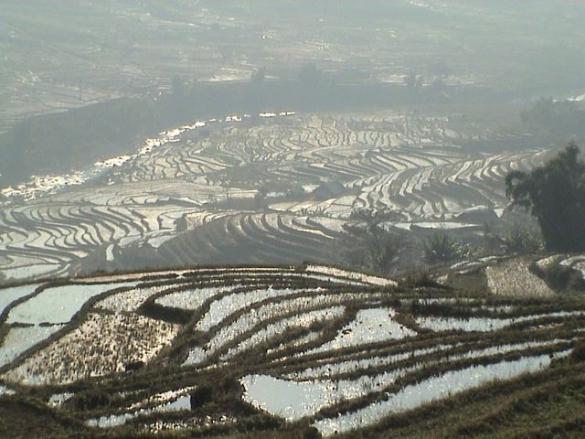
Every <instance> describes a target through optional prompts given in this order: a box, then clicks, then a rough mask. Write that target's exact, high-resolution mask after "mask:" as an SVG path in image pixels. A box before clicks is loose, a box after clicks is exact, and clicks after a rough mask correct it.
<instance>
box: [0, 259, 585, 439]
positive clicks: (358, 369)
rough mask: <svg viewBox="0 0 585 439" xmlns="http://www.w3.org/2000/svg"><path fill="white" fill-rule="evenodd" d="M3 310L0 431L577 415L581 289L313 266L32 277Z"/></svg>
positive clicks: (432, 422)
mask: <svg viewBox="0 0 585 439" xmlns="http://www.w3.org/2000/svg"><path fill="white" fill-rule="evenodd" d="M0 307H1V308H0V311H1V319H2V323H1V325H2V326H1V327H0V334H1V344H0V380H1V383H2V384H1V386H0V394H1V396H0V418H1V419H2V423H0V435H4V434H7V432H10V433H11V434H13V436H11V437H17V436H15V435H18V434H21V435H22V437H26V435H27V434H28V437H36V436H35V435H37V434H40V432H41V431H42V434H43V436H45V437H56V436H58V435H59V434H61V435H63V434H65V435H66V434H75V435H76V437H100V436H104V437H105V436H107V437H128V436H134V435H137V434H141V435H143V436H142V437H154V436H157V437H158V436H162V437H165V435H168V434H170V432H172V433H173V434H174V436H172V437H183V436H184V437H252V436H255V437H285V438H286V437H291V438H292V437H319V436H322V437H331V436H335V437H337V436H338V435H341V436H344V437H373V436H378V435H379V434H382V433H384V434H392V436H393V437H395V436H396V437H413V436H417V437H425V436H427V435H429V434H431V432H432V435H433V437H457V436H463V435H465V436H466V437H487V436H489V437H494V436H496V435H501V436H502V437H512V436H514V435H518V436H519V437H526V436H522V435H523V434H524V435H526V434H528V433H534V434H536V433H539V434H543V435H545V434H546V433H547V432H549V431H557V432H564V433H566V434H567V435H570V434H571V432H574V433H575V434H577V433H578V432H579V431H580V428H581V427H582V425H583V422H584V419H583V413H584V412H583V408H584V407H583V398H582V396H583V389H584V388H585V387H584V383H585V380H584V377H585V375H584V373H585V365H584V363H583V362H582V360H583V347H582V346H583V344H582V338H583V331H582V327H583V323H584V322H585V303H584V302H583V301H582V300H581V299H570V298H566V299H561V298H552V299H551V298H548V299H545V298H532V299H515V298H512V297H506V296H494V295H490V294H483V293H475V294H463V293H461V292H458V291H457V290H451V289H444V288H417V289H409V288H404V287H401V286H398V285H397V284H396V282H394V281H392V280H388V279H384V278H380V277H374V276H369V275H365V274H361V273H356V272H349V271H346V270H343V269H339V268H333V267H328V266H316V265H308V266H297V267H295V266H280V267H243V266H241V267H232V268H198V269H189V270H182V271H167V272H151V273H136V274H126V275H112V276H101V277H91V278H72V279H69V280H66V281H58V282H47V283H37V284H26V285H21V286H15V287H11V288H6V289H3V290H0ZM536 420H537V422H536ZM527 425H529V426H530V427H526V426H527ZM519 426H523V427H522V428H519ZM529 429H532V430H529ZM427 437H428V436H427Z"/></svg>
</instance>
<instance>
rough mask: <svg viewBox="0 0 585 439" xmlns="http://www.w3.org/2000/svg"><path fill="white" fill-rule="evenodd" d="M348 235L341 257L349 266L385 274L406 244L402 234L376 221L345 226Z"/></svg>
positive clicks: (395, 261)
mask: <svg viewBox="0 0 585 439" xmlns="http://www.w3.org/2000/svg"><path fill="white" fill-rule="evenodd" d="M347 231H348V232H349V237H348V239H347V240H346V242H345V246H344V249H343V250H342V254H341V255H340V256H341V259H342V260H343V262H344V263H345V264H347V265H348V266H350V267H357V268H361V269H365V270H369V271H373V272H375V273H382V274H387V273H389V272H390V270H391V269H392V268H393V267H394V266H395V265H396V264H397V262H398V259H399V256H400V255H401V252H402V250H403V249H404V248H405V246H406V242H405V239H404V237H403V236H400V235H397V234H394V233H391V232H389V231H387V230H384V228H383V227H382V226H380V225H379V224H377V223H370V224H368V225H366V226H351V227H347Z"/></svg>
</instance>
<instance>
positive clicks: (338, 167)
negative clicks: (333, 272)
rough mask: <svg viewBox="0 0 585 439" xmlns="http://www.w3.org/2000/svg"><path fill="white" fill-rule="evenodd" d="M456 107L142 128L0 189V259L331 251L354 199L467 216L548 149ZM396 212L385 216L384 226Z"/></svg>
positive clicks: (29, 274) (245, 258)
mask: <svg viewBox="0 0 585 439" xmlns="http://www.w3.org/2000/svg"><path fill="white" fill-rule="evenodd" d="M490 142H498V143H501V144H506V142H518V139H517V138H512V137H510V136H508V137H505V136H503V135H502V134H499V133H497V132H494V131H492V130H490V129H487V128H485V129H484V128H480V127H477V126H470V125H469V124H462V123H461V122H460V121H459V119H458V118H457V117H445V116H441V117H439V116H423V115H420V114H415V113H374V114H353V115H338V114H321V115H317V114H305V115H298V114H293V113H290V112H282V113H279V114H273V113H261V114H259V115H255V116H252V115H240V116H237V115H232V116H228V117H225V118H223V119H222V120H217V119H212V120H207V121H195V122H193V124H191V125H188V126H184V127H180V128H177V129H172V130H168V131H166V132H163V133H161V134H160V136H159V137H158V138H153V139H148V140H146V141H145V142H144V144H142V145H140V146H139V147H138V148H137V149H136V152H135V153H134V154H132V155H127V156H122V157H114V158H108V159H105V160H102V161H100V162H97V163H96V164H95V165H94V166H92V167H90V168H88V169H85V170H80V171H78V172H73V173H71V174H68V175H64V176H46V177H35V178H34V179H33V180H32V181H30V182H29V183H27V184H22V185H19V186H18V187H7V188H4V189H2V192H1V193H2V195H3V197H4V198H3V200H0V202H2V205H3V207H2V210H1V211H0V272H1V273H2V276H3V277H4V278H5V279H14V280H18V279H32V278H39V277H43V276H45V277H46V276H61V275H66V274H68V273H69V274H71V273H79V272H89V271H96V270H100V269H101V270H128V269H132V270H134V269H144V267H159V268H160V267H168V266H171V265H170V264H171V263H172V266H181V265H190V264H194V263H201V264H210V263H214V264H215V263H222V264H225V263H249V264H254V263H275V262H276V263H287V264H289V263H292V264H296V263H300V262H303V261H306V260H313V261H321V262H329V263H333V262H336V261H335V260H334V259H333V258H332V256H333V255H332V253H331V251H330V250H329V248H330V246H331V242H332V241H335V240H336V239H340V238H343V235H344V233H345V231H346V227H345V226H347V225H348V224H352V225H353V224H354V219H352V213H353V212H355V211H357V210H363V209H366V210H368V211H386V212H388V211H391V212H392V214H393V215H394V218H396V221H398V223H399V224H398V225H397V226H398V227H400V228H401V229H405V228H406V229H408V228H410V227H411V226H412V224H413V223H419V224H420V223H421V222H423V223H425V224H427V225H429V224H430V227H431V228H432V227H433V224H435V225H437V226H438V225H439V224H440V223H444V222H453V221H454V222H455V223H457V222H458V221H459V222H461V223H462V227H467V228H469V227H470V226H471V227H473V226H476V227H477V226H481V225H482V224H483V222H482V220H481V219H476V222H475V223H471V224H470V223H469V221H464V220H463V219H461V220H460V219H459V218H460V217H461V215H462V214H463V215H464V214H465V213H466V212H468V211H469V210H470V209H471V210H472V211H473V210H474V209H477V208H482V209H484V210H486V209H487V211H488V212H489V211H491V215H492V216H493V217H494V218H497V215H500V214H501V212H502V210H503V209H504V208H505V207H506V204H507V201H506V199H505V196H504V183H503V180H504V176H505V175H506V173H507V172H508V171H510V170H513V169H523V170H526V169H530V168H532V167H534V166H536V165H539V164H541V163H542V162H543V160H545V159H546V157H547V151H546V150H543V149H538V150H536V149H527V150H520V151H515V152H498V153H486V152H483V153H482V152H470V151H480V150H481V146H482V145H483V144H484V143H490ZM392 225H393V224H390V226H392Z"/></svg>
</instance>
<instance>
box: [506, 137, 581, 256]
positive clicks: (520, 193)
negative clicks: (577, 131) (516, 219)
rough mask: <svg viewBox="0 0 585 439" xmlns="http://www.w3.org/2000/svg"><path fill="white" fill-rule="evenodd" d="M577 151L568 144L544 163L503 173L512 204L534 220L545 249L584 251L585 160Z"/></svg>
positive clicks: (577, 149)
mask: <svg viewBox="0 0 585 439" xmlns="http://www.w3.org/2000/svg"><path fill="white" fill-rule="evenodd" d="M579 154H580V151H579V148H578V146H577V145H576V144H574V143H571V144H569V145H568V146H567V147H566V149H565V150H563V151H561V152H560V153H559V155H558V156H557V157H555V158H554V159H553V160H551V161H550V162H548V163H547V164H546V165H544V166H542V167H539V168H536V169H534V170H533V171H532V172H530V173H526V172H522V171H513V172H510V173H509V174H508V175H507V176H506V193H507V195H508V197H510V198H511V199H512V205H513V206H519V207H522V208H526V209H528V210H529V211H530V212H531V214H532V215H533V216H534V217H535V218H536V219H537V220H538V223H539V225H540V228H541V230H542V235H543V238H544V241H545V245H546V249H547V250H549V251H556V252H580V251H585V221H584V220H583V219H584V218H585V163H584V162H583V161H582V160H580V158H579Z"/></svg>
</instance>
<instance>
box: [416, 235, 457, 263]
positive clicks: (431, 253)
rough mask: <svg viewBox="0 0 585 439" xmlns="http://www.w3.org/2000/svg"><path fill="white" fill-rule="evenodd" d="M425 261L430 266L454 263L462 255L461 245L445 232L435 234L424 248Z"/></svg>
mask: <svg viewBox="0 0 585 439" xmlns="http://www.w3.org/2000/svg"><path fill="white" fill-rule="evenodd" d="M424 253H425V260H426V261H427V262H428V263H429V264H439V263H443V262H449V261H453V260H454V259H457V258H458V257H460V256H461V255H462V253H463V252H462V249H461V247H460V246H459V244H458V243H457V242H456V241H454V240H453V239H451V238H450V237H449V235H447V233H445V232H438V233H435V234H434V235H433V236H432V237H431V238H430V239H429V240H427V242H426V243H425V246H424Z"/></svg>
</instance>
